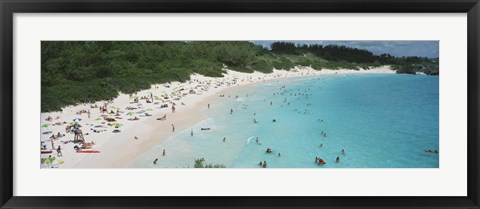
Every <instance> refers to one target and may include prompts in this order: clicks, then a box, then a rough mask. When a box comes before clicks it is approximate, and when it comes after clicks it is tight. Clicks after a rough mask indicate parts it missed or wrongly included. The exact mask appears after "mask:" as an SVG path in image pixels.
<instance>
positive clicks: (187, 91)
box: [40, 66, 436, 168]
mask: <svg viewBox="0 0 480 209" xmlns="http://www.w3.org/2000/svg"><path fill="white" fill-rule="evenodd" d="M346 73H394V71H392V70H391V69H390V67H389V66H382V67H379V68H374V69H371V70H360V71H356V70H321V71H318V70H314V69H312V68H309V67H296V68H294V69H292V70H289V71H285V70H274V72H273V73H270V74H264V73H259V72H254V73H241V72H236V71H231V70H228V69H226V73H225V75H224V77H215V78H214V77H205V76H202V75H197V74H194V75H192V76H191V78H190V80H188V81H186V82H183V83H180V82H171V83H165V84H156V85H152V87H151V88H150V89H148V90H143V91H140V92H137V93H134V94H120V96H118V97H117V98H115V99H112V100H109V101H98V102H94V103H89V104H79V105H75V106H69V107H65V108H64V109H63V110H62V111H60V112H49V113H42V114H41V130H40V131H41V143H40V152H41V154H40V156H41V167H42V168H125V167H129V164H130V163H131V162H132V161H133V159H135V158H136V157H138V156H139V155H141V154H142V153H144V152H145V151H146V150H148V149H149V148H151V147H152V146H154V145H157V144H160V143H162V142H163V141H164V140H165V139H167V138H168V137H169V136H171V135H173V134H175V132H178V131H181V130H186V129H187V128H189V127H190V126H191V125H193V124H194V123H195V122H198V121H199V120H201V118H202V117H203V114H202V110H204V109H210V108H212V109H213V108H214V107H211V106H210V103H211V101H213V100H218V99H222V98H226V97H230V95H228V96H225V92H226V91H228V90H229V89H231V88H234V87H237V86H245V85H249V84H254V83H258V82H268V81H273V80H279V79H288V78H292V77H299V76H314V75H321V74H346ZM284 93H286V90H285V89H280V91H279V92H278V94H279V95H283V94H284ZM298 96H302V97H304V96H307V97H308V93H302V94H298ZM284 102H286V103H288V101H284ZM270 105H271V104H270ZM230 114H234V110H233V109H231V110H230ZM319 120H321V119H319ZM256 122H257V121H255V119H254V120H253V123H256ZM272 122H276V121H275V119H273V120H272ZM320 122H321V121H320ZM191 135H192V136H193V135H194V132H193V131H192V132H191ZM321 135H322V136H323V137H327V132H326V131H322V133H321ZM227 140H228V137H227V136H226V137H225V138H223V140H222V141H223V142H227ZM255 141H256V143H257V144H260V143H261V142H260V140H259V139H258V138H256V140H255ZM220 143H221V142H220ZM319 146H320V147H322V146H323V144H320V145H319ZM265 152H267V153H272V149H271V148H268V149H266V150H265ZM431 152H436V150H431ZM339 153H340V154H341V155H345V150H339ZM174 154H175V153H170V152H169V151H168V150H163V152H162V153H161V155H160V156H159V158H161V157H162V156H166V155H174ZM276 154H277V155H278V156H279V157H280V156H281V153H280V152H276ZM199 157H201V156H199ZM159 158H156V159H152V163H153V164H156V163H157V162H158V160H159ZM340 160H341V159H340V156H339V157H337V158H336V159H335V162H337V163H338V162H340ZM254 163H258V162H254ZM315 163H317V164H319V165H322V164H325V163H326V162H325V160H324V159H322V158H321V157H316V158H315ZM258 166H259V167H263V168H266V167H268V163H267V162H266V161H263V162H262V161H261V162H259V163H258Z"/></svg>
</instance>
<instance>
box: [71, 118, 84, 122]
mask: <svg viewBox="0 0 480 209" xmlns="http://www.w3.org/2000/svg"><path fill="white" fill-rule="evenodd" d="M73 121H75V122H80V121H82V119H81V118H75V119H73Z"/></svg>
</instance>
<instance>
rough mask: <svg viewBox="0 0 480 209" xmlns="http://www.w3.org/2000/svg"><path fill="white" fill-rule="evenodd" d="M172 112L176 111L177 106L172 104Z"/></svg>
mask: <svg viewBox="0 0 480 209" xmlns="http://www.w3.org/2000/svg"><path fill="white" fill-rule="evenodd" d="M172 113H175V106H173V105H172Z"/></svg>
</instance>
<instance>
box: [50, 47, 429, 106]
mask: <svg viewBox="0 0 480 209" xmlns="http://www.w3.org/2000/svg"><path fill="white" fill-rule="evenodd" d="M41 62H42V63H41V68H42V69H41V83H42V86H41V94H42V95H41V97H42V101H41V104H42V107H41V111H42V112H49V111H58V110H61V108H62V107H65V106H67V105H74V104H78V103H89V102H94V101H99V100H107V99H111V98H115V97H117V96H118V94H119V92H123V93H133V92H137V91H140V90H142V89H147V88H150V85H151V84H157V83H166V82H171V81H186V80H188V79H189V77H190V75H191V74H193V73H198V74H202V75H205V76H210V77H221V76H223V75H222V74H223V73H224V66H226V67H228V69H231V70H235V71H241V72H254V71H260V72H264V73H270V72H273V69H274V68H275V69H285V70H289V69H291V68H293V67H294V66H311V67H312V68H314V69H316V70H322V69H341V68H346V69H354V70H358V69H360V68H363V69H368V68H371V67H375V66H380V65H392V66H393V68H394V69H397V72H399V73H416V72H419V71H421V72H424V73H426V74H436V75H438V59H429V58H424V57H394V56H391V55H389V54H382V55H374V54H373V53H372V52H369V51H367V50H363V49H356V48H349V47H345V46H336V45H327V46H322V45H295V44H294V43H290V42H275V43H273V44H272V45H271V49H266V48H263V47H262V46H258V45H255V44H253V43H251V42H248V41H193V42H181V41H166V42H162V41H152V42H150V41H42V43H41Z"/></svg>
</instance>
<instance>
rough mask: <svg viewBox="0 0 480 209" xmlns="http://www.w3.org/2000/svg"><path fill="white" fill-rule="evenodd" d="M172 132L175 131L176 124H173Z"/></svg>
mask: <svg viewBox="0 0 480 209" xmlns="http://www.w3.org/2000/svg"><path fill="white" fill-rule="evenodd" d="M172 132H175V126H174V125H173V124H172Z"/></svg>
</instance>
